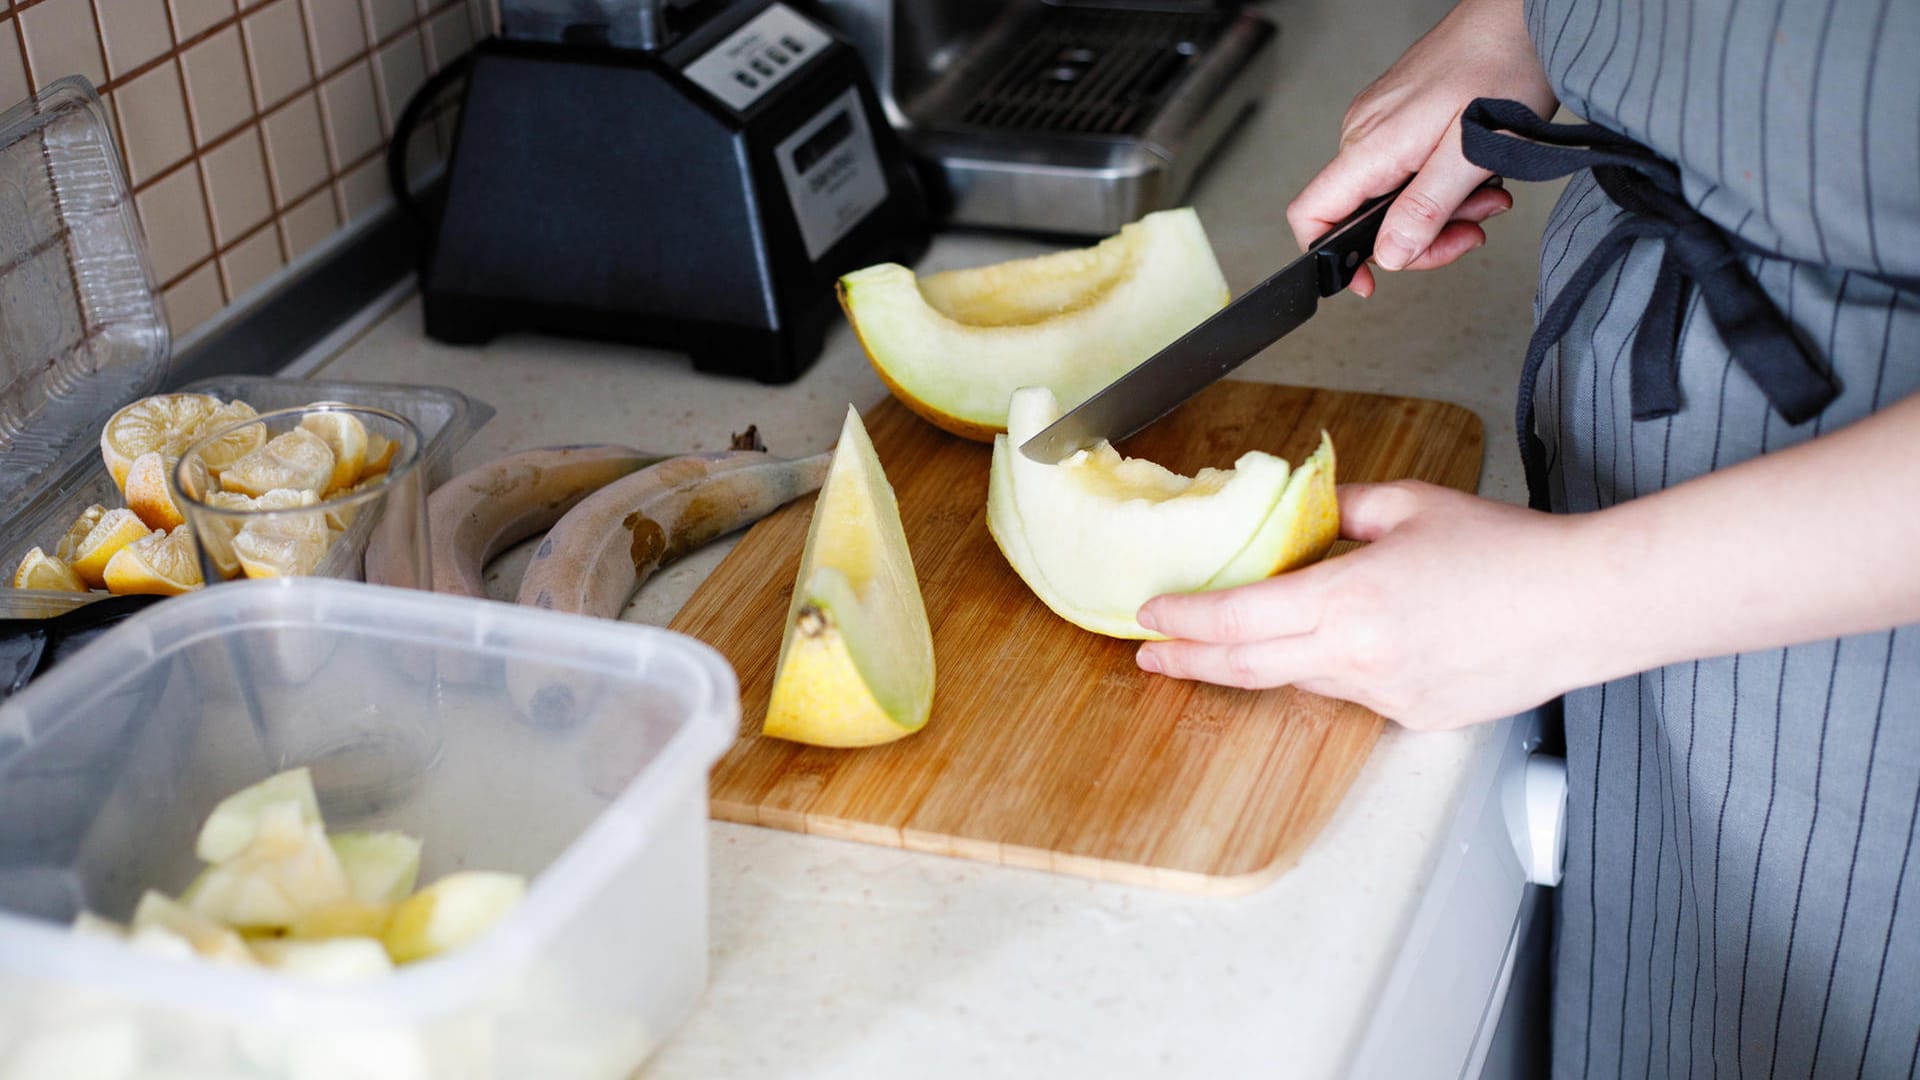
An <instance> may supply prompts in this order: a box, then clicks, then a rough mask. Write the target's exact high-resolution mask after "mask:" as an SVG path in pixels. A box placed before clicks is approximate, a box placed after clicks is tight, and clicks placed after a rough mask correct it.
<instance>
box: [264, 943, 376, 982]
mask: <svg viewBox="0 0 1920 1080" xmlns="http://www.w3.org/2000/svg"><path fill="white" fill-rule="evenodd" d="M253 952H254V955H255V956H258V957H259V958H260V960H261V962H263V963H265V964H266V965H267V966H269V967H271V968H273V969H274V970H275V971H282V972H285V973H287V974H289V975H296V976H299V977H300V978H303V979H312V980H314V981H316V982H332V983H341V982H358V981H360V980H362V979H376V978H379V977H380V976H382V975H390V974H392V973H393V961H392V960H391V959H389V958H388V957H387V950H386V947H385V946H383V945H381V944H380V942H379V941H378V940H377V939H374V938H370V937H336V938H329V939H327V940H325V941H290V940H287V939H286V938H264V939H261V940H259V941H255V942H254V943H253Z"/></svg>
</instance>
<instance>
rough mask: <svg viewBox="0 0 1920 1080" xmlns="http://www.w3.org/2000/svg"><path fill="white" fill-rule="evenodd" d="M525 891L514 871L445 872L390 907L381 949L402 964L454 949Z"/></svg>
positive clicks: (508, 908)
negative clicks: (389, 918)
mask: <svg viewBox="0 0 1920 1080" xmlns="http://www.w3.org/2000/svg"><path fill="white" fill-rule="evenodd" d="M526 893H527V879H526V878H523V877H521V876H520V875H518V874H502V873H496V872H493V871H488V870H463V871H460V872H459V873H454V874H448V875H447V876H446V877H443V878H441V879H440V880H438V881H436V882H434V883H433V884H431V885H429V886H427V887H426V888H424V889H421V890H420V891H419V892H417V893H414V894H413V895H412V896H409V897H407V899H406V900H404V901H402V902H401V904H400V906H399V907H396V908H395V909H394V910H393V921H392V922H390V923H388V924H387V932H386V935H385V937H384V938H383V940H384V942H385V944H386V947H387V954H388V955H389V956H391V957H392V958H393V961H394V963H396V964H404V963H406V962H408V961H410V960H423V959H425V958H427V957H429V956H438V955H440V954H441V953H444V952H446V951H448V950H449V949H457V948H459V947H460V946H462V945H465V944H467V943H468V942H470V941H473V940H474V939H475V938H478V937H479V936H480V935H482V934H484V933H486V932H487V931H488V930H490V929H492V928H493V925H494V924H495V923H497V922H499V921H500V920H501V919H504V918H506V917H507V915H508V913H510V912H511V911H512V910H513V909H514V908H515V907H517V906H518V905H519V903H520V901H521V899H522V898H523V897H524V896H526Z"/></svg>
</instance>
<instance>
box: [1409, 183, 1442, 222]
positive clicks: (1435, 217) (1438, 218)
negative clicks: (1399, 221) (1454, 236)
mask: <svg viewBox="0 0 1920 1080" xmlns="http://www.w3.org/2000/svg"><path fill="white" fill-rule="evenodd" d="M1400 209H1401V211H1402V212H1403V213H1404V214H1405V215H1406V216H1407V218H1409V219H1411V220H1412V221H1413V222H1414V223H1416V224H1418V225H1422V226H1428V225H1438V224H1440V223H1442V222H1444V221H1446V220H1447V214H1448V208H1447V207H1444V206H1441V205H1440V200H1438V199H1435V198H1434V197H1433V196H1432V195H1429V194H1427V193H1426V192H1424V191H1421V190H1420V189H1419V188H1408V189H1407V190H1406V192H1405V193H1404V194H1402V195H1401V196H1400Z"/></svg>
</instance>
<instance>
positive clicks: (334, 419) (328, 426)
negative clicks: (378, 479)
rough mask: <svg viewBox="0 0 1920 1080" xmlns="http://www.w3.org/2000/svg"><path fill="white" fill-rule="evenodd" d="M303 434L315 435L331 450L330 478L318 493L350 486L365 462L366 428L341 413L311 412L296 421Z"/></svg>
mask: <svg viewBox="0 0 1920 1080" xmlns="http://www.w3.org/2000/svg"><path fill="white" fill-rule="evenodd" d="M300 427H301V430H303V431H310V432H312V433H314V434H315V435H318V436H319V437H320V438H321V440H322V441H324V442H325V443H326V444H327V449H329V450H331V451H333V478H332V479H331V480H329V481H328V483H327V486H326V488H325V489H324V490H323V491H322V494H331V493H333V492H336V491H343V490H345V489H347V488H350V487H352V486H353V485H354V484H355V483H356V482H358V481H359V479H360V472H361V470H362V469H364V468H365V467H366V463H367V426H366V425H365V424H362V423H361V422H360V421H359V420H358V419H355V418H354V417H353V416H351V415H349V414H347V413H343V412H317V413H311V414H309V415H307V416H305V417H302V418H301V420H300Z"/></svg>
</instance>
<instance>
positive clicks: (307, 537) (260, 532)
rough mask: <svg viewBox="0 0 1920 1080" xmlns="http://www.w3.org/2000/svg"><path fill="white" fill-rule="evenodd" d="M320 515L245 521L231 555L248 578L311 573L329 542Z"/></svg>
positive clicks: (327, 533)
mask: <svg viewBox="0 0 1920 1080" xmlns="http://www.w3.org/2000/svg"><path fill="white" fill-rule="evenodd" d="M333 536H334V534H333V532H332V530H330V529H328V528H327V519H326V518H325V517H324V516H323V515H319V514H313V515H302V516H299V517H265V518H259V519H256V520H253V521H249V522H247V523H246V524H245V525H242V526H241V527H240V531H239V532H238V533H236V534H234V537H233V554H234V558H235V560H236V561H238V562H239V564H240V571H241V573H244V574H246V575H247V576H248V577H250V578H270V577H304V576H306V575H309V574H312V573H313V571H314V568H315V567H317V566H319V565H320V560H321V559H322V558H324V557H325V556H326V554H327V545H329V544H331V543H333Z"/></svg>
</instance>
